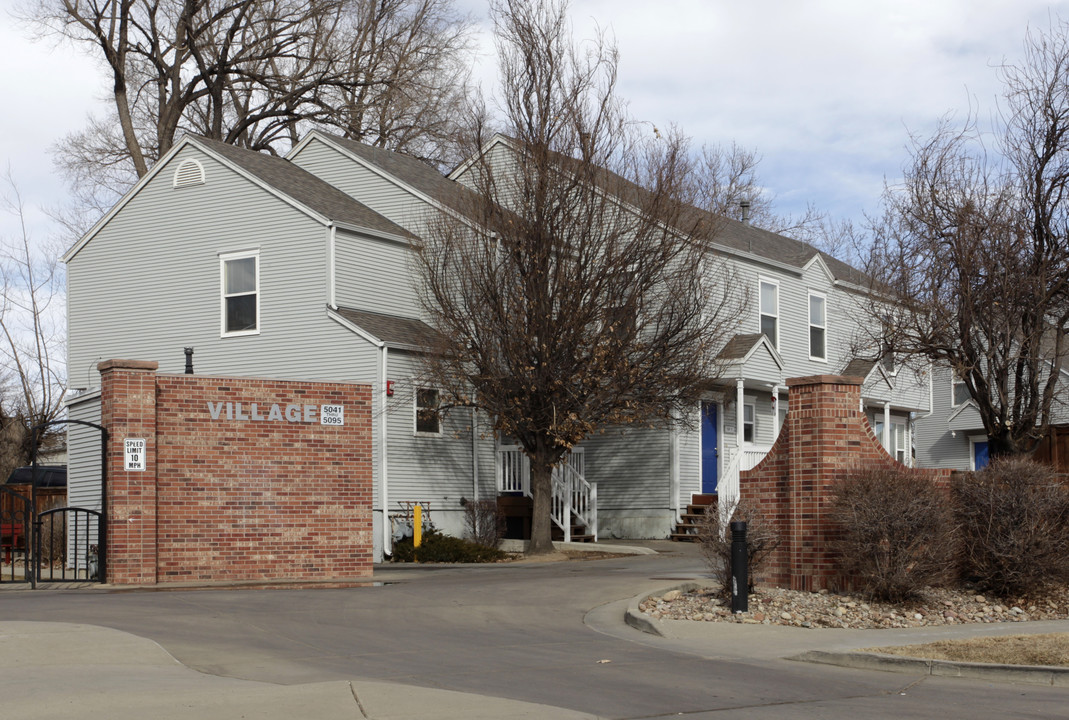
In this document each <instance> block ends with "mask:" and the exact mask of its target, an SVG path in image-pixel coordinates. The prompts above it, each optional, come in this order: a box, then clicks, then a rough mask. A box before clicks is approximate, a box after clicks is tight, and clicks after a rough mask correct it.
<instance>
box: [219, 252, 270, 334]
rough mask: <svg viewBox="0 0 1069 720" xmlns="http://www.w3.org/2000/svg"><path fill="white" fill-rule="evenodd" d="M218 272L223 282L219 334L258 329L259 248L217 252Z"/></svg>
mask: <svg viewBox="0 0 1069 720" xmlns="http://www.w3.org/2000/svg"><path fill="white" fill-rule="evenodd" d="M219 274H220V283H221V286H222V334H223V335H224V336H228V335H254V334H256V333H259V332H260V253H259V251H253V252H241V253H226V254H223V255H220V256H219Z"/></svg>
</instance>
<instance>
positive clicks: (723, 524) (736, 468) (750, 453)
mask: <svg viewBox="0 0 1069 720" xmlns="http://www.w3.org/2000/svg"><path fill="white" fill-rule="evenodd" d="M771 449H772V448H771V446H764V445H747V446H746V447H744V448H743V449H742V450H741V451H740V450H736V451H735V452H734V453H733V454H732V456H731V460H730V461H729V462H728V466H727V469H725V470H724V474H723V475H722V476H720V478H719V479H718V480H717V483H716V492H717V503H718V505H717V506H718V509H719V511H720V528H721V530H722V531H724V532H726V528H727V526H728V521H729V520H731V513H733V512H735V506H736V505H738V504H739V478H740V474H741V473H742V472H744V471H746V470H753V469H754V468H755V467H757V466H758V465H759V464H760V462H761V461H762V460H764V459H765V456H766V455H768V451H769V450H771Z"/></svg>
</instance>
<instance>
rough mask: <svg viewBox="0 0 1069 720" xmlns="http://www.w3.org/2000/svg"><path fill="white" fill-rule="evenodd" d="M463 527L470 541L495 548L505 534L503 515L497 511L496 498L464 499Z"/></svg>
mask: <svg viewBox="0 0 1069 720" xmlns="http://www.w3.org/2000/svg"><path fill="white" fill-rule="evenodd" d="M464 529H465V534H466V535H467V537H468V539H470V540H471V541H472V542H474V543H477V544H479V545H483V546H485V547H489V548H496V547H497V546H498V543H500V541H501V538H502V537H503V536H504V535H505V517H504V516H503V515H502V514H501V513H500V512H498V509H497V500H496V499H495V500H468V501H466V502H465V503H464Z"/></svg>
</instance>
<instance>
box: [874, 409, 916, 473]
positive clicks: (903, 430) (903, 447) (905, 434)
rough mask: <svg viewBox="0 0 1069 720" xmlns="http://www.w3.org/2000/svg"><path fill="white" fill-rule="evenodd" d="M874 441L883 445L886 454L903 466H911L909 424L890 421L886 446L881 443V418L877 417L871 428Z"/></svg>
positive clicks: (911, 454)
mask: <svg viewBox="0 0 1069 720" xmlns="http://www.w3.org/2000/svg"><path fill="white" fill-rule="evenodd" d="M872 431H873V433H875V435H876V439H877V440H879V441H880V445H883V448H884V450H886V451H887V454H888V455H890V456H891V457H893V458H894V459H895V460H897V461H898V462H900V463H902V464H903V465H912V464H913V463H912V460H913V453H912V452H911V451H910V444H911V443H910V434H909V423H907V422H905V421H896V420H892V421H891V432H890V437H888V439H887V440H888V444H886V445H885V444H884V442H883V417H882V416H879V415H877V416H876V418H875V422H874V423H873V428H872Z"/></svg>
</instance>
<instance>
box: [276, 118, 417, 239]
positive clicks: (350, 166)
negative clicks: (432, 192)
mask: <svg viewBox="0 0 1069 720" xmlns="http://www.w3.org/2000/svg"><path fill="white" fill-rule="evenodd" d="M289 160H290V162H292V163H293V164H294V165H296V166H297V167H299V168H302V169H303V170H306V171H308V172H310V173H312V174H313V175H315V176H316V177H318V178H319V179H321V180H323V181H325V182H328V183H330V184H331V185H333V186H334V187H336V188H338V189H339V190H341V191H342V192H344V193H346V194H347V195H349V196H350V197H353V198H356V199H357V200H359V201H360V202H362V203H363V204H364V205H367V206H368V207H369V208H371V209H372V210H374V211H375V212H377V213H379V214H380V215H382V216H384V217H387V218H389V219H390V220H392V221H393V222H395V223H397V224H398V225H400V226H401V227H403V228H405V229H406V230H408V231H410V232H412V233H414V234H415V235H417V236H421V237H422V236H423V233H424V232H425V230H426V224H427V218H428V217H429V215H430V206H429V205H428V204H427V203H426V202H425V201H424V200H422V199H420V198H419V197H417V196H416V195H414V194H412V192H411V191H409V190H408V189H406V188H404V187H402V186H401V185H399V184H397V183H396V182H395V181H394V180H393V179H392V178H384V177H383V176H382V175H379V174H378V173H377V172H374V171H372V170H369V169H368V168H367V167H365V166H364V165H362V164H361V163H360V162H359V161H357V160H354V159H353V158H351V157H349V156H348V155H345V154H344V153H342V152H340V151H339V150H337V149H336V148H334V147H331V146H329V145H328V144H327V143H324V142H323V141H322V140H320V139H318V138H313V139H312V140H310V141H309V142H308V144H307V145H305V146H304V147H303V148H301V150H300V152H298V153H297V154H295V155H293V156H292V157H290V158H289Z"/></svg>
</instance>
